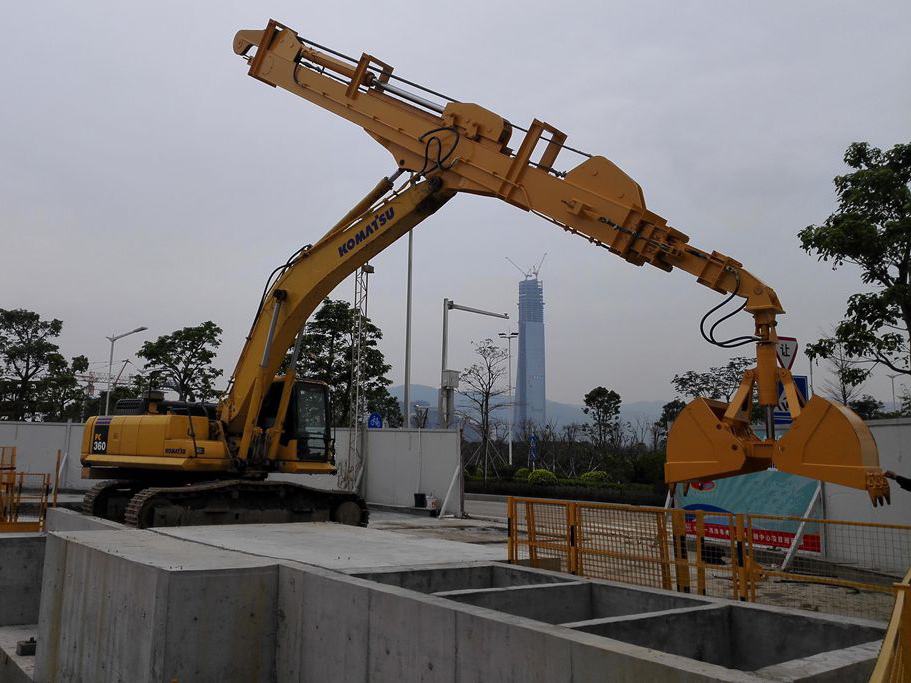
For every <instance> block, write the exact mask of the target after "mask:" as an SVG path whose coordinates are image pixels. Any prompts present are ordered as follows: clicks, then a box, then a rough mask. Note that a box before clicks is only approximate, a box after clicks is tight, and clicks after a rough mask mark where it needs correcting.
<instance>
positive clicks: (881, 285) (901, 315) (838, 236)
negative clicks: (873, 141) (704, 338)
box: [798, 142, 911, 384]
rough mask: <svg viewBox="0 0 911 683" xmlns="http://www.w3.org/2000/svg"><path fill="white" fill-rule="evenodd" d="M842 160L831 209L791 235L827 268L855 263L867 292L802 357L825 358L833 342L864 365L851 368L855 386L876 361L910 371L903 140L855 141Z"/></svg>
mask: <svg viewBox="0 0 911 683" xmlns="http://www.w3.org/2000/svg"><path fill="white" fill-rule="evenodd" d="M844 161H845V163H846V164H847V165H848V167H849V168H851V169H854V170H853V171H852V172H849V173H846V174H845V175H841V176H837V177H836V178H835V180H834V183H835V192H836V196H837V198H838V208H837V210H836V211H835V213H833V214H832V215H830V216H829V217H828V218H827V219H826V221H825V222H824V223H823V224H822V225H810V226H808V227H806V228H804V229H803V230H801V231H800V233H799V234H798V237H799V238H800V245H801V247H802V248H803V250H804V251H806V252H807V253H808V254H811V255H816V256H817V258H818V259H819V260H821V261H826V262H831V263H832V268H833V269H837V268H840V267H841V266H843V265H844V264H846V263H847V264H851V265H853V266H856V267H858V268H859V269H860V273H861V281H862V282H863V283H864V285H865V286H866V287H867V288H869V289H872V290H873V291H866V292H860V293H858V294H854V295H852V296H851V297H849V299H848V306H847V310H846V312H845V316H844V319H843V320H842V321H841V322H840V323H839V324H838V325H837V327H836V328H835V332H834V334H832V335H830V336H828V337H824V338H822V339H819V340H818V341H816V342H815V343H814V344H810V345H809V346H808V355H811V357H817V356H818V357H821V358H830V357H832V355H833V354H834V353H835V352H836V348H837V346H838V345H841V346H842V347H843V349H844V352H845V353H846V354H847V356H848V357H849V358H853V359H858V360H861V361H863V362H864V363H866V366H863V367H862V366H857V367H856V368H855V370H854V373H853V379H854V380H855V381H854V383H855V384H859V383H860V382H861V381H863V379H865V378H866V377H867V376H868V375H869V374H870V372H871V371H872V369H873V368H874V367H876V366H877V365H884V366H886V367H887V368H889V369H890V370H892V371H893V372H896V373H900V374H906V375H911V363H909V343H911V187H909V183H911V144H898V145H895V146H894V147H893V148H892V149H890V150H887V151H885V152H883V151H882V150H879V149H877V148H875V147H871V146H870V145H869V144H868V143H866V142H855V143H853V144H852V145H850V146H849V147H848V149H847V151H846V152H845V156H844Z"/></svg>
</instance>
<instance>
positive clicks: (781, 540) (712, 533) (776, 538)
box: [686, 519, 822, 553]
mask: <svg viewBox="0 0 911 683" xmlns="http://www.w3.org/2000/svg"><path fill="white" fill-rule="evenodd" d="M703 529H704V531H703V533H704V535H705V537H706V538H716V539H719V540H722V541H730V540H731V527H729V526H727V525H726V524H704V525H703ZM686 532H687V534H689V535H691V536H695V535H696V520H694V519H687V520H686ZM752 537H753V543H754V544H756V545H764V546H769V547H771V548H790V547H791V544H792V543H793V542H794V534H793V533H791V532H789V531H772V530H769V529H757V528H755V527H754V528H753V529H752ZM798 550H806V551H809V552H813V553H818V552H821V551H822V542H821V540H820V537H819V534H804V535H803V538H802V539H800V546H799V547H798Z"/></svg>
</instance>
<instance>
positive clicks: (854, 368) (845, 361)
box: [807, 341, 865, 406]
mask: <svg viewBox="0 0 911 683" xmlns="http://www.w3.org/2000/svg"><path fill="white" fill-rule="evenodd" d="M807 356H808V357H809V358H810V362H814V361H815V358H816V355H815V354H814V353H813V352H812V351H808V352H807ZM827 360H828V362H829V370H830V371H831V373H832V376H831V378H829V379H827V380H826V381H825V383H824V384H823V393H824V394H825V395H826V396H828V397H829V398H831V399H832V400H833V401H838V402H839V403H841V404H842V405H845V406H847V405H850V404H851V402H852V401H853V399H854V398H855V397H856V396H857V394H859V393H860V389H861V386H860V385H861V383H862V382H863V376H864V374H865V373H864V370H863V369H862V368H859V367H858V365H857V363H856V362H855V361H853V360H852V359H851V358H850V357H849V356H848V354H847V352H846V351H845V346H844V344H842V343H841V342H839V341H836V342H835V343H834V344H832V346H831V348H830V350H829V356H828V357H827Z"/></svg>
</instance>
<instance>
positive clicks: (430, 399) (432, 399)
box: [389, 384, 664, 427]
mask: <svg viewBox="0 0 911 683" xmlns="http://www.w3.org/2000/svg"><path fill="white" fill-rule="evenodd" d="M389 392H390V393H391V394H392V395H393V396H395V397H396V398H397V399H398V400H399V403H400V404H401V403H402V401H403V400H404V396H405V388H404V387H403V386H402V385H401V384H399V385H397V386H394V387H390V388H389ZM437 392H438V389H436V388H435V387H428V386H427V385H426V384H412V385H411V401H412V403H420V402H425V403H427V404H428V405H429V406H430V407H431V408H433V409H436V407H437ZM499 398H503V399H504V400H505V399H506V397H505V396H503V397H499ZM663 405H664V402H663V401H634V402H632V403H624V404H622V405H621V407H620V418H621V419H622V420H623V421H624V422H626V421H629V422H632V423H633V424H635V423H636V422H637V421H638V420H640V419H645V420H648V421H649V422H654V421H655V420H657V419H658V418H659V417H660V416H661V407H662V406H663ZM456 407H457V408H458V409H459V410H465V409H467V408H468V407H469V403H468V401H467V400H466V399H465V397H464V396H459V395H458V394H457V395H456ZM582 408H583V406H581V405H577V404H574V403H559V402H557V401H547V405H546V410H547V420H548V422H550V421H551V420H553V421H554V422H555V423H556V425H557V427H562V426H563V425H567V424H572V423H573V422H578V423H585V422H589V418H588V415H586V414H585V413H584V412H582ZM493 414H494V416H495V417H496V418H497V419H498V420H502V421H503V422H505V421H506V420H507V409H506V408H500V409H498V410H494V412H493Z"/></svg>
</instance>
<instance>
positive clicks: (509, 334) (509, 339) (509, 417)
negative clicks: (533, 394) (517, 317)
mask: <svg viewBox="0 0 911 683" xmlns="http://www.w3.org/2000/svg"><path fill="white" fill-rule="evenodd" d="M518 336H519V333H518V332H500V339H505V340H506V365H507V371H506V374H507V377H508V378H509V379H508V380H507V384H506V388H507V393H508V395H509V412H507V413H506V425H507V427H506V431H507V434H508V435H509V466H510V467H512V409H513V405H512V404H513V399H512V340H513V339H515V338H516V337H518Z"/></svg>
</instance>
